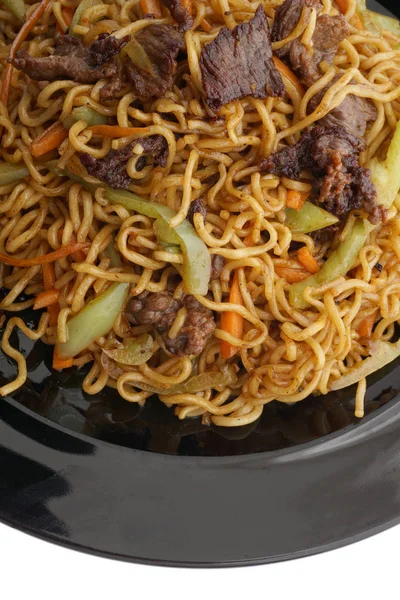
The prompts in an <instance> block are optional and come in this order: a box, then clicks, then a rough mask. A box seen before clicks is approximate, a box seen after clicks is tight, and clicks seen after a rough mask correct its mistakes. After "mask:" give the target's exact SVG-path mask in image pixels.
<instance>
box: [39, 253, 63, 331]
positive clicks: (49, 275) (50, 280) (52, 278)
mask: <svg viewBox="0 0 400 600" xmlns="http://www.w3.org/2000/svg"><path fill="white" fill-rule="evenodd" d="M42 270H43V287H44V289H45V290H51V289H54V284H55V282H56V272H55V270H54V264H53V263H45V264H44V265H42ZM59 310H60V307H59V305H58V303H57V304H50V305H49V306H48V307H47V312H48V313H49V316H50V319H49V325H50V327H55V326H56V325H57V320H58V313H59Z"/></svg>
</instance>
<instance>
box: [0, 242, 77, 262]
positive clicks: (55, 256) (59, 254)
mask: <svg viewBox="0 0 400 600" xmlns="http://www.w3.org/2000/svg"><path fill="white" fill-rule="evenodd" d="M88 247H89V244H88V243H84V244H81V243H80V242H75V243H73V244H68V246H61V248H58V249H57V250H54V251H53V252H49V253H48V254H43V256H34V257H32V258H14V257H13V256H8V255H7V254H2V253H1V252H0V263H4V264H5V265H10V266H12V267H35V266H37V265H44V264H46V263H51V262H54V261H55V260H59V259H60V258H64V257H65V256H69V255H70V254H72V253H73V252H76V251H77V250H83V249H85V248H88Z"/></svg>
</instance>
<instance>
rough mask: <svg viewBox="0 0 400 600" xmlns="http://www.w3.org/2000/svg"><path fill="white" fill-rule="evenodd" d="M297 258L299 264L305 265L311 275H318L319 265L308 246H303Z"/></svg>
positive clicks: (298, 251)
mask: <svg viewBox="0 0 400 600" xmlns="http://www.w3.org/2000/svg"><path fill="white" fill-rule="evenodd" d="M297 258H298V260H299V263H300V264H302V265H303V267H304V268H305V269H307V271H308V272H309V273H318V271H319V264H318V262H317V261H316V260H315V258H314V257H313V255H312V254H311V252H310V251H309V249H308V248H307V246H302V247H301V248H299V249H298V250H297Z"/></svg>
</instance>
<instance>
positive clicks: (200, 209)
mask: <svg viewBox="0 0 400 600" xmlns="http://www.w3.org/2000/svg"><path fill="white" fill-rule="evenodd" d="M196 213H200V214H201V215H203V217H204V220H206V217H207V209H206V205H205V204H204V199H203V198H202V197H200V198H197V199H196V200H193V202H191V204H190V207H189V210H188V214H187V217H186V218H187V219H188V221H190V222H191V224H192V225H193V224H194V223H193V217H194V215H195V214H196Z"/></svg>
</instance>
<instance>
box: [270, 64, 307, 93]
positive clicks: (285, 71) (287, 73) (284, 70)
mask: <svg viewBox="0 0 400 600" xmlns="http://www.w3.org/2000/svg"><path fill="white" fill-rule="evenodd" d="M273 59H274V64H275V66H276V68H277V69H278V71H279V73H280V74H281V75H282V76H283V77H286V79H289V80H290V81H291V82H292V83H293V85H294V86H295V88H296V90H297V91H298V92H299V94H301V95H302V96H304V94H305V89H304V87H303V85H302V84H301V83H300V80H299V78H298V77H297V75H295V74H294V73H293V71H291V70H290V69H289V67H288V66H287V65H285V63H284V62H282V61H281V59H280V58H278V57H277V56H274V57H273Z"/></svg>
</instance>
